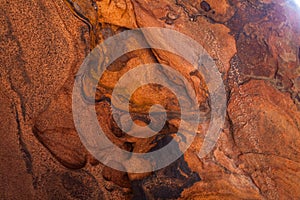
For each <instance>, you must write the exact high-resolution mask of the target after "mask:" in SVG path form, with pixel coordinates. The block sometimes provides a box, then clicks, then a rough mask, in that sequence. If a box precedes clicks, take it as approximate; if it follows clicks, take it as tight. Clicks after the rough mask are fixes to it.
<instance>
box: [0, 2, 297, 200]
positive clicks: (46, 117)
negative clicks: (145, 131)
mask: <svg viewBox="0 0 300 200" xmlns="http://www.w3.org/2000/svg"><path fill="white" fill-rule="evenodd" d="M70 2H71V4H70ZM0 10H1V13H0V24H1V29H0V35H1V39H0V58H1V60H0V84H1V87H0V102H1V104H0V121H1V126H0V159H1V164H0V175H1V176H0V199H299V198H300V187H299V183H300V163H299V162H300V152H299V151H300V23H299V21H300V14H299V13H300V12H299V11H300V7H297V6H296V4H295V3H294V2H293V1H284V0H276V1H268V0H253V1H240V0H220V1H213V0H207V1H194V0H191V1H184V0H172V1H171V0H162V1H145V0H131V1H130V0H121V1H111V0H102V1H100V0H99V1H95V2H94V1H91V0H76V1H68V0H66V1H63V0H59V1H45V0H41V1H38V2H37V1H31V0H28V1H20V0H15V1H1V2H0ZM75 15H76V16H75ZM153 26H154V27H164V28H169V29H173V30H176V31H179V32H181V33H184V34H186V35H188V36H189V37H191V38H193V39H194V40H195V41H197V42H198V43H199V44H201V45H202V46H203V47H204V49H205V50H206V51H207V52H208V53H209V55H210V56H211V57H212V58H213V59H214V61H215V63H216V65H217V67H218V69H219V71H220V72H221V73H222V78H223V80H224V84H225V87H226V92H227V100H228V101H227V102H228V105H227V116H226V122H225V125H224V127H223V129H222V133H221V135H220V138H219V140H218V142H217V144H216V146H215V147H214V149H213V150H212V152H210V153H209V154H208V155H207V156H206V157H204V158H202V159H200V158H199V157H198V156H197V152H199V150H200V148H201V145H202V144H203V138H204V134H205V133H203V131H199V133H198V137H196V138H195V140H194V141H193V143H192V145H191V147H190V148H189V149H188V150H187V151H186V152H185V153H184V155H183V156H182V157H181V158H180V159H178V160H177V161H175V162H174V163H172V164H171V165H169V166H167V167H165V168H163V169H161V170H158V171H155V172H152V173H144V174H132V173H126V172H120V171H116V170H114V169H111V168H109V167H107V166H104V165H103V164H102V163H100V162H99V161H97V159H95V158H94V157H93V156H92V155H91V154H90V153H89V151H88V150H87V149H86V148H85V147H84V145H83V144H82V142H81V140H80V138H79V136H78V133H77V131H76V129H75V126H74V122H73V116H72V89H73V84H74V80H75V75H76V73H77V71H78V69H79V67H80V65H81V64H82V62H83V60H84V58H85V57H86V56H87V55H88V53H89V52H90V49H92V48H93V47H94V46H95V45H96V44H99V43H101V42H102V41H104V40H105V39H107V38H108V37H110V36H113V35H115V34H117V33H120V32H122V31H125V30H128V29H134V28H138V27H153ZM147 39H148V40H149V38H147V37H145V40H147ZM112 48H116V47H112ZM154 62H160V63H163V64H167V65H170V66H171V67H172V68H173V69H176V70H177V71H178V72H180V73H181V74H182V75H184V77H185V78H186V79H187V80H188V81H189V82H191V83H193V87H194V90H195V93H196V97H197V101H198V103H199V104H200V105H201V109H202V110H204V111H206V114H209V113H210V110H211V108H210V104H209V100H208V91H207V86H206V83H205V82H204V80H203V77H202V75H201V74H195V73H194V72H193V68H192V67H191V65H190V64H189V63H187V61H186V60H184V59H182V58H180V57H179V56H176V55H174V54H171V53H168V52H166V51H162V50H158V49H144V50H138V51H134V52H130V53H128V54H126V55H124V56H122V57H121V58H119V59H118V60H116V61H115V62H114V63H113V64H112V65H110V66H109V68H108V70H107V71H106V72H105V73H104V75H103V77H102V79H101V80H100V81H99V84H98V88H97V89H98V90H97V93H96V96H95V98H96V100H98V101H99V103H97V104H96V106H95V109H96V111H97V114H98V120H99V124H100V125H101V126H102V128H103V130H104V131H105V133H106V135H107V136H108V138H109V139H110V140H112V141H113V142H114V143H115V144H116V145H118V146H119V147H120V148H123V149H125V150H127V151H132V152H149V151H152V150H154V149H157V148H160V147H162V146H164V145H166V144H167V143H168V142H169V141H170V140H171V139H172V135H173V134H174V133H176V132H177V130H178V124H179V120H178V119H177V118H176V117H175V118H174V119H172V120H170V121H168V122H167V123H166V124H165V126H164V127H163V129H162V130H161V131H160V133H159V137H150V138H147V139H137V138H133V137H130V136H128V135H127V134H126V133H124V132H123V131H122V130H121V129H120V128H119V127H118V126H117V123H116V121H114V119H113V118H112V114H111V108H110V97H111V94H112V90H113V88H114V85H115V84H116V82H117V81H118V79H119V78H120V77H121V76H122V75H123V74H125V73H126V72H128V71H129V70H130V69H133V68H134V67H136V66H138V65H140V64H145V63H154ZM92 78H93V77H92V75H91V77H87V78H86V80H84V81H86V82H87V83H88V82H89V81H93V80H92ZM97 81H98V80H97ZM83 93H84V95H85V96H86V97H87V99H89V97H92V98H93V96H91V94H90V90H89V88H84V89H83ZM157 103H159V104H161V105H163V106H164V107H165V108H166V110H170V111H171V110H173V111H174V110H175V111H178V110H179V109H178V101H177V100H176V98H175V97H174V94H173V93H172V92H171V91H170V90H168V89H166V88H162V87H160V86H158V85H147V86H143V87H141V88H139V89H138V90H137V91H136V93H134V95H133V96H132V99H131V105H130V109H131V111H132V113H131V115H132V118H133V120H134V121H135V123H137V124H140V125H146V124H147V123H149V120H150V119H149V116H148V115H147V112H148V111H149V108H150V106H151V105H153V104H157ZM118 114H119V115H118V116H119V119H118V120H120V119H121V118H122V115H123V111H122V109H121V108H120V111H119V113H118ZM203 123H209V121H206V122H203ZM128 127H129V129H130V127H131V126H130V124H129V125H128ZM114 165H118V166H120V167H121V168H124V169H125V168H126V166H123V165H122V163H121V162H120V163H119V162H116V163H114Z"/></svg>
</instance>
